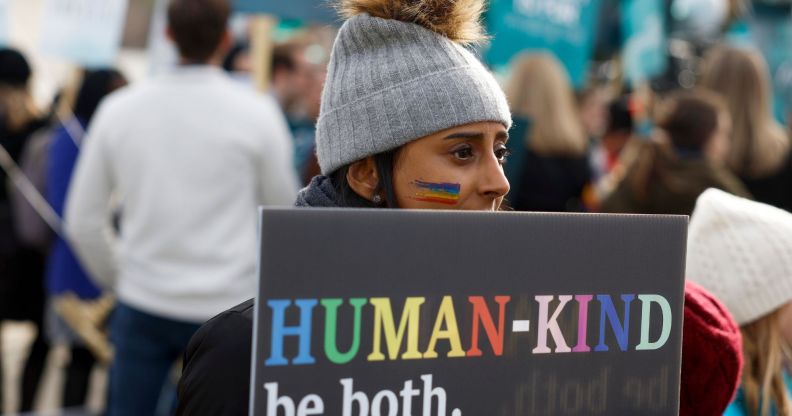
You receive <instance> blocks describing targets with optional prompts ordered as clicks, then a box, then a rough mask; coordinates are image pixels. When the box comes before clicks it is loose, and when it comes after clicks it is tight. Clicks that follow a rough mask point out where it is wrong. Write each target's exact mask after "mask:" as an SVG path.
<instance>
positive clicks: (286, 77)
mask: <svg viewBox="0 0 792 416" xmlns="http://www.w3.org/2000/svg"><path fill="white" fill-rule="evenodd" d="M306 48H307V46H306V45H305V44H303V43H302V42H299V41H289V42H284V43H281V44H278V45H275V47H274V48H273V51H272V69H271V72H270V77H271V80H272V92H273V94H274V95H275V97H276V98H277V99H278V101H279V102H280V104H281V106H282V107H283V109H284V110H285V111H287V112H290V111H291V110H292V109H293V108H294V106H296V105H298V104H299V101H300V99H301V98H302V97H303V95H305V94H306V93H307V91H308V90H309V88H310V87H311V82H312V76H313V69H314V68H312V65H311V64H310V63H309V62H308V60H307V59H305V51H306Z"/></svg>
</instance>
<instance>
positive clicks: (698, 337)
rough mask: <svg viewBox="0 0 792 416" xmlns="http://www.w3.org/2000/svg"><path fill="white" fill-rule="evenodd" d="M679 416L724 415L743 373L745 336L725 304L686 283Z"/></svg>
mask: <svg viewBox="0 0 792 416" xmlns="http://www.w3.org/2000/svg"><path fill="white" fill-rule="evenodd" d="M684 319H685V320H684V323H683V325H682V331H683V336H682V382H681V386H680V398H679V415H680V416H694V415H695V416H707V415H722V414H723V411H724V410H726V407H727V406H728V405H729V403H730V402H731V401H732V399H733V398H734V393H735V392H736V390H737V387H738V386H739V384H740V374H741V372H742V363H743V357H742V336H741V335H740V328H739V327H738V326H737V324H736V323H735V322H734V319H733V318H732V317H731V315H730V314H729V312H728V311H727V310H726V308H725V307H724V306H723V304H722V303H721V302H720V301H719V300H718V299H716V298H715V297H714V296H713V295H712V294H710V293H709V292H707V291H706V290H704V289H703V288H702V287H701V286H698V285H696V284H695V283H691V282H689V281H688V282H685V318H684Z"/></svg>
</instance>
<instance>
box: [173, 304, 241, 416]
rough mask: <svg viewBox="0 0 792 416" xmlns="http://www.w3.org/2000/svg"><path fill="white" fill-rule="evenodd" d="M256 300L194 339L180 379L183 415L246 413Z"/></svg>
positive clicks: (221, 317) (216, 321)
mask: <svg viewBox="0 0 792 416" xmlns="http://www.w3.org/2000/svg"><path fill="white" fill-rule="evenodd" d="M253 305H254V302H253V300H252V299H251V300H248V301H247V302H244V303H242V304H240V305H238V306H236V307H234V308H231V309H229V310H227V311H225V312H223V313H221V314H220V315H217V316H216V317H214V318H212V319H211V320H209V321H208V322H206V323H205V324H204V325H203V326H202V327H201V328H200V329H199V330H198V332H196V333H195V335H194V336H193V337H192V339H191V340H190V343H189V344H188V345H187V349H186V351H185V353H184V369H183V371H182V377H181V379H180V380H179V387H178V395H179V408H178V411H177V414H179V415H188V414H189V415H208V414H246V412H247V406H248V396H249V390H250V357H251V349H252V345H251V342H252V337H253V311H254V308H253Z"/></svg>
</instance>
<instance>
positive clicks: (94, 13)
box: [41, 0, 127, 67]
mask: <svg viewBox="0 0 792 416" xmlns="http://www.w3.org/2000/svg"><path fill="white" fill-rule="evenodd" d="M126 10H127V0H45V1H44V20H43V25H42V27H43V28H44V29H43V33H42V36H41V42H42V44H41V48H42V51H43V52H44V53H48V54H52V55H56V56H60V57H62V58H66V59H70V60H73V61H75V62H76V63H78V64H80V65H83V66H87V67H94V66H105V65H112V64H113V63H114V61H115V58H116V56H117V54H118V50H119V48H120V46H121V35H122V32H123V28H124V21H125V19H126Z"/></svg>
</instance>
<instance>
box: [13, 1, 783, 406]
mask: <svg viewBox="0 0 792 416" xmlns="http://www.w3.org/2000/svg"><path fill="white" fill-rule="evenodd" d="M215 3H217V4H220V3H222V2H215ZM187 4H188V1H187V0H181V1H179V0H176V1H173V2H172V5H171V8H170V10H169V32H168V33H169V36H170V37H171V38H172V39H173V40H174V41H175V42H176V43H177V44H178V45H179V52H180V56H181V60H182V61H181V62H180V65H179V68H178V69H176V70H174V71H171V72H169V73H168V74H166V75H163V76H162V77H158V78H156V79H151V80H145V81H142V82H141V83H140V85H136V84H132V85H127V84H128V81H127V79H126V78H125V76H124V74H122V73H121V72H120V71H119V70H117V69H114V68H90V69H84V70H82V71H81V76H80V79H79V82H77V83H76V84H75V85H66V86H64V88H63V89H62V90H61V91H60V93H59V94H58V95H57V97H56V98H55V100H54V101H53V102H52V104H51V105H50V106H49V108H37V107H36V106H35V105H34V103H33V100H32V98H31V94H30V80H31V77H32V76H33V75H34V74H33V72H34V71H33V68H31V66H30V65H29V64H28V62H27V60H26V59H25V57H24V56H23V55H22V54H21V53H20V52H19V51H17V50H13V49H2V50H0V144H1V145H2V147H1V148H0V162H2V167H3V169H2V170H0V182H1V183H2V184H3V185H4V186H2V187H0V320H8V321H30V322H32V323H34V325H35V327H36V329H37V335H36V337H35V340H34V342H33V344H32V346H31V348H30V350H29V355H28V357H27V359H26V363H25V367H24V372H23V375H22V378H21V380H19V381H18V382H19V383H20V385H21V401H20V406H21V407H20V409H19V410H20V411H23V412H24V411H31V410H33V402H34V398H35V396H36V393H37V390H38V388H39V385H40V384H41V383H40V380H41V377H42V372H43V369H44V367H45V361H46V358H47V354H48V352H49V350H50V348H51V346H52V345H54V344H66V345H68V347H69V351H70V359H69V363H68V366H67V367H66V368H65V387H64V389H63V396H62V398H61V399H60V401H61V402H62V406H63V407H67V408H80V407H84V406H85V403H86V397H87V392H88V385H89V378H90V374H91V372H92V371H93V369H94V367H95V366H105V367H107V366H109V367H110V368H111V375H110V382H109V386H108V407H109V410H111V411H110V412H109V414H134V413H125V411H124V410H123V409H122V407H123V406H124V405H128V406H129V407H130V408H135V404H134V403H128V402H130V401H145V402H146V403H154V404H155V405H156V406H157V409H158V410H157V412H159V414H169V413H170V412H171V411H172V409H173V406H174V405H173V398H174V395H175V392H174V387H173V385H174V382H173V380H172V378H170V381H167V382H166V381H165V380H168V379H169V377H170V376H169V375H170V374H171V372H172V369H176V372H177V373H178V368H179V366H178V364H176V363H177V361H178V359H179V357H180V355H181V353H182V351H183V350H184V348H185V346H186V344H187V342H188V341H189V339H190V337H191V336H192V334H193V333H194V332H195V331H196V330H197V329H198V328H199V326H200V325H201V324H202V323H203V322H205V321H206V320H208V319H210V318H211V317H212V316H214V315H216V314H217V313H219V312H221V311H223V310H225V309H227V308H230V307H232V306H234V305H235V304H237V303H239V302H241V301H243V300H245V299H247V298H248V297H250V296H252V294H253V293H254V291H255V287H256V286H255V279H254V278H249V277H250V276H254V271H255V256H253V255H252V254H251V253H255V234H254V230H255V221H256V215H255V207H256V206H258V205H261V204H267V205H282V206H289V205H292V204H293V202H294V199H295V196H296V195H297V192H298V190H299V189H300V188H301V187H303V186H306V185H307V184H308V183H309V182H310V181H311V179H312V178H313V177H315V176H317V175H319V174H321V169H320V167H319V163H318V160H317V156H316V127H315V125H316V122H317V119H318V117H319V114H320V103H321V98H322V90H323V85H324V82H325V76H326V73H327V70H326V66H327V63H328V60H329V59H330V53H329V48H330V45H329V44H328V42H329V39H330V38H332V33H331V34H330V36H328V33H327V30H326V29H318V30H314V29H307V30H303V31H300V32H299V33H297V34H296V35H293V36H291V37H290V38H289V39H287V40H285V41H282V42H280V41H279V42H276V43H275V44H274V45H272V47H271V48H270V50H269V52H270V53H269V55H268V56H267V59H266V62H268V63H269V70H268V73H269V79H268V84H269V86H268V88H267V91H266V92H265V93H261V92H258V91H256V90H255V86H254V82H253V81H252V78H251V76H252V75H251V72H252V67H253V62H252V61H253V59H254V56H253V54H252V51H251V47H250V44H249V43H248V42H249V40H248V39H233V38H231V37H230V35H228V33H227V32H226V29H225V20H226V19H227V17H228V14H229V8H228V6H227V5H226V6H217V9H216V10H214V11H213V16H205V17H203V18H202V19H204V20H202V22H203V24H202V26H201V27H202V28H204V30H203V31H202V32H200V33H198V34H197V35H196V34H195V33H193V32H191V28H190V27H189V25H190V24H194V20H190V19H196V17H195V16H190V17H189V19H187V18H183V16H181V15H180V13H181V14H189V13H187V11H186V10H187V8H188V5H187ZM199 18H200V17H199ZM503 89H504V91H505V93H506V96H507V98H508V101H509V104H510V106H511V112H512V119H513V123H514V124H513V126H512V128H511V130H510V131H509V136H510V138H509V142H508V148H509V150H510V152H511V155H510V156H509V159H508V162H507V163H506V164H505V166H504V171H505V174H506V177H507V178H508V180H509V184H510V191H509V193H508V195H507V196H506V201H507V204H506V205H508V208H507V209H509V210H515V211H551V212H602V213H635V214H682V215H693V217H692V218H693V220H692V221H693V223H692V225H691V237H690V238H691V243H690V244H691V247H692V248H695V247H699V245H698V244H703V243H699V240H697V239H701V241H707V243H706V244H704V246H706V247H721V245H722V246H723V247H725V248H723V250H722V252H728V250H731V248H730V247H733V246H734V244H730V243H729V242H728V241H730V240H729V239H735V240H736V241H740V242H741V243H740V244H743V243H745V242H746V241H753V240H750V239H749V238H748V237H747V236H745V234H746V233H747V234H750V235H751V237H750V238H755V239H756V241H755V244H752V245H745V247H743V248H742V249H740V250H738V251H737V252H736V254H735V257H740V256H742V257H744V258H745V259H747V260H745V262H744V264H751V265H752V267H754V268H749V267H746V266H744V264H738V265H735V266H734V268H736V269H737V270H740V271H741V272H742V275H741V276H740V279H742V280H740V284H741V285H744V286H740V285H738V284H737V283H729V282H728V278H727V277H723V276H721V277H722V280H723V281H721V280H719V279H718V278H717V276H712V275H711V273H710V272H709V270H710V269H708V268H707V267H709V266H706V265H707V264H709V263H708V262H712V261H723V262H725V261H726V260H722V259H721V258H720V257H718V259H717V260H707V259H703V260H701V263H702V264H704V266H701V267H702V269H701V271H697V277H695V278H694V276H692V275H691V274H690V270H689V271H688V272H689V277H690V278H691V279H692V280H696V281H699V283H701V284H702V286H704V287H705V288H707V289H709V290H712V291H713V293H716V294H717V295H718V296H719V297H721V298H722V299H721V300H722V301H724V303H725V305H726V307H727V308H728V309H729V310H730V311H731V312H732V314H734V315H735V318H736V321H737V323H738V324H739V325H741V326H742V339H743V343H744V351H745V356H744V363H745V367H744V370H743V379H742V380H743V382H742V384H743V386H744V389H743V390H741V391H742V393H740V394H741V395H742V396H739V397H738V399H741V400H743V401H745V403H747V406H750V407H753V408H758V407H761V408H762V409H764V410H765V411H770V410H768V409H776V410H777V412H778V413H777V414H792V413H790V412H792V405H790V399H789V395H788V393H786V390H787V387H785V386H786V385H788V375H787V373H785V372H784V370H783V368H784V366H785V364H786V363H787V361H786V359H785V357H786V356H785V355H784V354H785V353H786V352H787V350H788V347H789V345H790V344H789V343H788V342H786V341H782V339H785V338H784V336H785V333H786V332H790V329H789V328H788V327H789V322H787V321H786V319H788V318H786V316H787V315H788V314H786V313H785V312H786V310H787V309H789V308H787V307H786V306H784V305H787V304H788V301H789V300H790V299H792V296H790V297H788V298H785V299H780V300H778V301H777V300H776V299H774V298H773V299H771V300H768V301H767V302H766V303H767V305H769V306H767V307H764V308H763V307H759V306H756V307H752V309H750V313H747V314H746V315H743V314H742V312H741V311H743V309H742V308H743V306H741V303H740V302H744V301H745V299H744V297H742V296H741V295H740V294H739V292H740V288H747V287H749V286H750V287H752V286H757V287H762V288H768V289H767V290H766V291H765V292H761V291H760V292H761V294H766V296H767V297H768V298H772V297H773V296H774V295H773V293H774V291H773V290H772V288H774V287H778V286H779V285H781V283H779V281H780V280H784V279H785V280H787V281H792V259H789V258H788V257H789V255H790V254H789V253H792V227H791V226H790V223H791V222H790V219H789V218H790V217H789V214H788V213H787V212H789V211H792V141H791V140H792V139H791V137H792V135H791V133H790V132H791V130H790V126H785V125H783V124H782V123H781V122H780V121H778V120H777V119H776V118H774V115H773V113H772V111H771V108H770V105H771V96H772V90H771V86H770V80H769V71H768V68H767V64H766V62H765V60H764V58H763V57H762V55H761V54H760V53H759V52H757V51H755V50H752V49H750V48H746V47H735V46H730V45H727V44H717V45H715V46H713V47H712V48H710V50H708V51H707V53H706V54H705V56H704V60H703V67H702V75H701V77H700V79H698V80H697V82H696V83H695V85H693V86H690V87H689V88H678V89H675V90H670V91H653V90H651V88H650V87H649V86H647V85H638V86H628V85H626V84H625V83H622V82H621V81H619V80H616V81H613V80H610V81H596V80H592V81H591V82H590V85H588V86H587V87H586V88H584V89H582V90H580V91H575V90H574V89H573V87H572V85H571V83H570V80H569V77H568V75H567V73H566V71H565V69H564V66H563V65H562V64H561V63H560V62H559V61H558V60H557V59H556V58H555V57H554V56H553V55H552V54H550V53H539V52H537V53H524V54H522V55H519V56H517V57H515V58H514V60H513V62H512V65H511V71H510V75H509V77H508V79H507V80H506V82H505V84H504V85H503ZM789 120H791V121H792V116H791V117H789ZM86 141H92V145H91V146H90V147H87V148H85V153H83V151H82V150H83V144H84V142H86ZM183 149H191V150H190V151H189V152H188V153H184V150H183ZM78 162H79V163H78ZM710 188H715V189H718V190H720V191H722V192H723V193H725V194H723V195H722V194H720V193H717V194H713V193H712V191H709V192H708V193H707V195H709V196H710V198H709V199H707V200H706V201H705V202H703V203H702V202H701V201H700V200H699V198H700V196H701V195H702V194H704V193H705V191H707V190H708V189H710ZM209 196H212V197H211V198H209ZM736 197H739V198H736ZM217 200H222V201H225V203H224V204H216V203H215V202H212V201H217ZM697 201H699V204H698V205H697ZM702 207H703V208H702ZM771 207H775V208H771ZM776 208H777V209H776ZM732 211H733V212H732ZM784 211H787V212H784ZM713 212H714V213H713ZM757 213H758V214H757ZM713 216H715V217H717V218H716V219H717V220H718V221H722V222H726V223H728V224H731V225H730V226H731V227H732V228H730V230H731V231H730V232H731V233H729V232H726V231H723V233H724V235H723V236H713V235H712V232H713V231H712V230H711V229H708V228H706V226H705V225H699V224H704V223H707V221H715V219H713V218H715V217H713ZM749 217H750V220H748V219H747V218H749ZM742 222H745V223H746V224H748V225H745V226H744V228H740V224H742ZM756 223H761V224H764V225H762V226H761V227H760V226H756ZM696 227H699V228H696ZM745 227H748V228H750V227H756V229H759V230H762V233H760V234H759V235H755V234H753V231H746V230H745ZM716 228H717V227H716ZM108 230H109V234H111V235H107V234H108ZM693 230H696V233H694V232H693ZM119 236H123V237H119ZM185 236H189V237H187V238H188V239H189V240H190V241H188V242H187V243H185V242H184V241H183V240H184V239H185ZM708 239H715V240H714V241H715V242H712V241H710V240H708ZM773 239H775V240H773ZM108 240H110V241H114V240H120V241H121V242H122V243H121V244H120V245H117V246H112V245H109V244H106V242H107V241H108ZM727 240H728V241H727ZM768 240H773V241H776V240H777V242H778V243H777V244H775V245H769V243H766V241H768ZM735 244H736V243H735ZM741 247H742V246H741ZM692 248H691V249H692ZM763 250H765V251H763ZM773 250H775V251H773ZM722 252H721V254H718V256H721V257H722V256H723V254H722ZM689 253H690V251H689ZM702 253H703V254H702ZM693 254H694V255H701V256H705V257H706V256H707V255H708V254H707V253H705V252H704V249H701V251H694V252H693ZM712 256H715V254H712ZM112 259H121V262H113V261H111V260H112ZM207 270H210V271H211V272H212V273H210V274H211V275H212V277H211V278H196V276H198V275H206V274H207ZM718 270H720V271H721V272H722V273H724V275H725V274H728V273H729V271H726V270H724V269H722V268H719V269H718ZM752 273H754V274H755V275H754V274H752ZM172 275H180V276H184V278H183V279H181V280H179V279H176V280H174V279H170V280H168V281H166V280H167V279H165V278H164V276H172ZM776 278H777V279H779V280H778V281H776V280H772V279H776ZM752 279H753V280H752ZM729 285H731V286H729ZM721 286H723V287H725V289H723V288H722V287H721ZM727 286H728V287H727ZM721 289H723V290H722V291H721ZM757 296H758V295H757ZM754 300H755V301H756V302H757V304H761V303H762V301H763V299H762V298H761V297H760V298H758V299H754ZM735 311H737V313H735ZM145 360H148V361H147V362H146V363H143V361H145ZM130 386H135V387H130ZM140 386H145V388H142V387H140ZM129 390H138V394H137V395H128V394H126V392H128V391H129ZM142 390H145V391H142ZM0 391H2V389H0ZM141 397H143V399H141ZM113 406H118V409H115V408H112V407H113ZM762 414H765V413H762ZM766 414H771V413H766Z"/></svg>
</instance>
